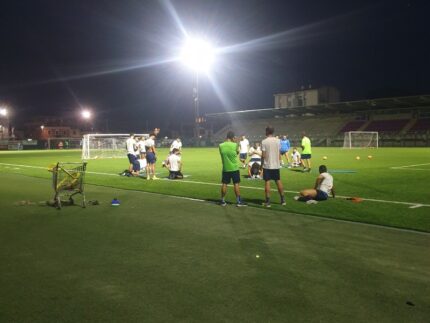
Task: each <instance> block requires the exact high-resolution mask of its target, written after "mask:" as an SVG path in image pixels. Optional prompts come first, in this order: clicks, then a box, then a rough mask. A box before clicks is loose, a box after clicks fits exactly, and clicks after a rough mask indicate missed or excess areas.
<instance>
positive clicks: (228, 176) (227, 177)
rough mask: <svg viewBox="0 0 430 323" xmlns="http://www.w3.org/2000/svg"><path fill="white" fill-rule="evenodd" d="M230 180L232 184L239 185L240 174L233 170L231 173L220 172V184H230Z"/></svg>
mask: <svg viewBox="0 0 430 323" xmlns="http://www.w3.org/2000/svg"><path fill="white" fill-rule="evenodd" d="M232 180H233V184H238V183H240V172H239V171H238V170H235V171H233V172H222V179H221V182H222V183H223V184H230V182H231V181H232Z"/></svg>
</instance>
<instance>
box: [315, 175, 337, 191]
mask: <svg viewBox="0 0 430 323" xmlns="http://www.w3.org/2000/svg"><path fill="white" fill-rule="evenodd" d="M320 176H322V177H323V180H322V181H321V183H320V185H319V186H318V189H319V190H320V191H323V192H325V193H327V194H328V193H329V192H330V190H331V189H332V188H333V176H331V175H330V174H329V173H321V174H320Z"/></svg>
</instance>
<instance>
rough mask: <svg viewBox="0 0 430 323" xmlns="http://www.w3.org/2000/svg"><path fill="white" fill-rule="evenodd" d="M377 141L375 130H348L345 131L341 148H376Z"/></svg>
mask: <svg viewBox="0 0 430 323" xmlns="http://www.w3.org/2000/svg"><path fill="white" fill-rule="evenodd" d="M378 141H379V136H378V132H377V131H348V132H345V137H344V139H343V148H349V149H352V148H378V145H379V143H378Z"/></svg>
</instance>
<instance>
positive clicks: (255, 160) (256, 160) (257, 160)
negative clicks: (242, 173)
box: [249, 158, 261, 163]
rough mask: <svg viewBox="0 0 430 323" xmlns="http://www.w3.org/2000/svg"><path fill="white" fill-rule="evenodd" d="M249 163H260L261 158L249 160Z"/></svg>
mask: <svg viewBox="0 0 430 323" xmlns="http://www.w3.org/2000/svg"><path fill="white" fill-rule="evenodd" d="M249 162H259V163H261V158H251V159H250V160H249Z"/></svg>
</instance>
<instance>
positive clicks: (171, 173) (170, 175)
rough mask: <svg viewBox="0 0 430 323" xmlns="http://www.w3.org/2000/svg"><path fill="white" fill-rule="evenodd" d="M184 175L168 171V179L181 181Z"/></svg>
mask: <svg viewBox="0 0 430 323" xmlns="http://www.w3.org/2000/svg"><path fill="white" fill-rule="evenodd" d="M182 178H184V175H182V173H181V172H180V171H169V179H182Z"/></svg>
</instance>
